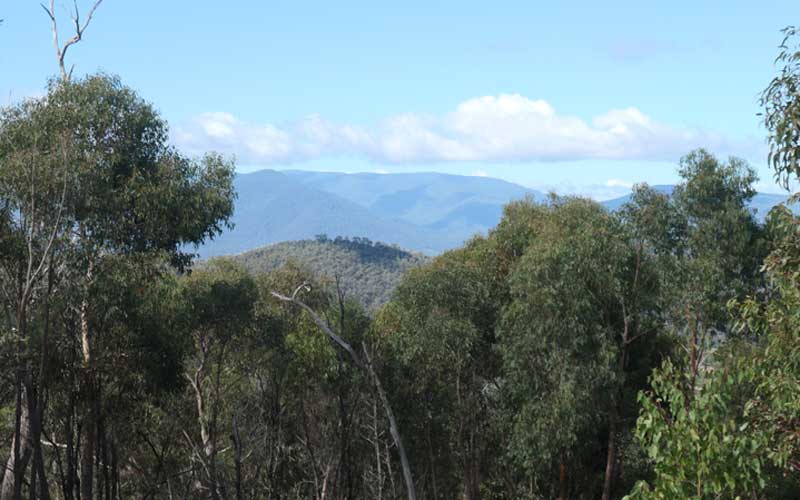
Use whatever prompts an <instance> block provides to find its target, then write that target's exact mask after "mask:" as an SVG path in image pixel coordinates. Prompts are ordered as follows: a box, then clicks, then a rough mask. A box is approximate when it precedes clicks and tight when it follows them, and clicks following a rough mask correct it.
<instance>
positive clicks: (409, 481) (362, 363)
mask: <svg viewBox="0 0 800 500" xmlns="http://www.w3.org/2000/svg"><path fill="white" fill-rule="evenodd" d="M309 289H310V287H309V285H308V284H307V283H303V284H302V285H300V286H298V287H297V288H296V289H295V291H294V293H293V294H292V296H291V297H287V296H285V295H281V294H279V293H277V292H271V294H272V296H273V297H275V298H276V299H278V300H281V301H283V302H289V303H291V304H294V305H296V306H298V307H300V308H301V309H303V310H305V311H306V312H307V313H308V315H309V316H311V319H312V320H313V321H314V324H316V325H317V327H318V328H319V329H320V330H322V331H323V332H325V334H326V335H327V336H328V337H330V339H331V340H333V341H334V342H335V343H336V344H337V345H338V346H339V347H341V348H342V349H344V350H345V351H346V352H347V353H348V354H349V355H350V359H352V360H353V363H355V365H356V366H357V367H359V368H360V369H362V370H364V371H365V372H366V373H367V375H368V376H369V377H370V378H371V379H372V382H373V384H374V385H375V391H376V392H377V393H378V398H379V399H380V401H381V404H382V405H383V410H384V412H385V413H386V419H387V420H388V421H389V433H390V434H391V435H392V439H393V440H394V444H395V446H396V447H397V453H398V455H400V465H401V467H402V470H403V479H404V480H405V483H406V493H407V494H408V500H416V498H417V493H416V488H415V486H414V477H413V475H412V474H411V465H410V464H409V462H408V455H407V454H406V449H405V447H404V446H403V439H402V437H401V436H400V430H399V428H398V427H397V420H396V419H395V417H394V412H393V411H392V406H391V405H390V404H389V398H388V397H387V396H386V392H385V391H384V390H383V385H382V384H381V381H380V378H378V374H377V373H375V368H374V366H373V364H372V359H370V356H369V352H368V351H367V347H366V346H365V345H363V344H362V346H361V347H362V351H363V355H364V358H363V359H362V357H361V356H359V355H358V353H356V351H355V350H354V349H353V347H352V346H351V345H350V344H349V343H348V342H347V341H345V340H344V339H343V338H342V337H340V336H339V335H337V334H336V332H334V331H333V330H332V329H331V327H330V326H328V324H327V323H326V322H325V321H323V319H322V318H320V317H319V315H318V314H317V313H316V312H315V311H314V310H313V309H311V308H310V307H309V306H308V305H307V304H306V303H305V302H303V301H301V300H299V299H298V298H297V294H298V293H300V291H302V290H309ZM340 302H341V297H340Z"/></svg>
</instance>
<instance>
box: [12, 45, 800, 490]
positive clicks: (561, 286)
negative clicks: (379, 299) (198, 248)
mask: <svg viewBox="0 0 800 500" xmlns="http://www.w3.org/2000/svg"><path fill="white" fill-rule="evenodd" d="M788 36H789V37H788V39H787V42H786V43H784V47H787V48H785V49H784V52H783V53H782V54H781V57H780V58H779V61H782V62H783V63H784V66H785V67H784V69H783V70H782V72H781V73H780V74H779V75H778V76H777V77H776V78H775V80H774V81H773V82H771V84H770V85H769V87H768V88H767V90H766V91H765V92H764V94H763V104H764V108H765V113H764V116H765V123H766V126H767V129H768V130H769V133H770V135H769V142H770V146H771V155H770V158H769V161H770V165H771V166H772V167H773V168H774V170H775V172H776V175H777V177H778V179H779V180H780V181H781V182H783V183H784V184H785V185H786V186H787V187H788V186H789V185H794V182H796V181H797V180H798V175H799V174H800V164H798V160H797V158H798V157H800V119H798V116H800V114H798V112H797V110H798V109H799V108H800V99H798V97H797V92H796V89H797V88H798V85H800V50H798V48H793V49H790V48H788V47H795V45H792V43H794V40H795V38H794V36H795V33H794V31H792V30H790V31H789V32H788ZM61 68H62V70H64V66H63V64H62V65H61ZM679 174H680V176H681V177H682V182H681V183H680V184H679V185H678V186H677V187H676V189H675V191H674V193H673V194H672V195H671V196H666V195H664V194H662V193H659V192H657V191H654V190H652V189H650V188H648V187H647V186H644V185H642V186H637V187H636V189H635V190H634V194H633V196H632V199H631V200H630V202H629V203H627V204H626V205H625V206H624V207H622V209H620V210H619V211H617V212H613V213H612V212H608V211H606V210H604V209H603V208H602V207H601V206H599V205H598V204H597V203H595V202H592V201H590V200H586V199H581V198H571V197H564V198H558V197H552V198H551V199H550V200H549V201H548V202H546V203H542V204H537V203H534V202H533V201H531V200H521V201H518V202H514V203H511V204H509V205H508V206H507V207H506V208H505V211H504V214H503V218H502V220H501V222H500V223H499V225H498V226H497V227H496V228H495V229H493V230H492V231H491V232H490V233H489V234H488V235H487V236H486V237H477V238H475V239H473V240H471V241H470V242H469V243H467V244H466V245H464V246H463V247H462V248H459V249H457V250H453V251H451V252H447V253H446V254H444V255H442V256H440V257H438V258H436V259H434V260H433V261H432V262H430V263H428V264H426V265H424V266H423V267H421V268H419V269H414V270H411V271H409V272H408V273H407V274H406V275H405V277H404V278H403V280H402V282H401V283H400V285H399V287H398V288H397V290H396V292H395V293H394V295H393V297H392V300H391V301H390V302H389V303H388V304H386V305H385V306H384V307H382V308H381V309H380V310H378V311H377V312H376V313H375V314H374V316H370V315H367V314H366V312H365V311H364V309H363V308H362V307H361V306H360V305H358V304H357V303H356V301H354V300H351V299H350V298H349V297H348V294H347V293H345V291H344V290H343V289H342V288H341V287H337V286H336V284H335V282H320V281H317V280H315V279H314V278H313V275H312V273H311V271H309V270H305V269H302V268H301V267H298V266H292V265H287V266H284V267H281V268H279V269H276V270H272V271H270V272H261V273H251V272H248V271H247V270H246V269H245V268H244V267H243V266H242V265H241V264H239V263H237V262H235V261H233V260H230V259H220V260H212V261H211V262H208V263H207V264H206V265H204V266H201V267H199V268H197V269H194V270H191V271H190V269H191V267H190V266H189V264H191V261H192V259H191V255H188V254H186V253H185V252H184V249H186V248H187V247H189V246H191V245H193V244H194V245H196V244H200V243H201V242H202V241H204V240H206V239H208V238H212V237H214V236H215V235H217V234H219V232H220V231H222V230H223V229H224V228H225V227H226V224H227V222H228V221H229V220H230V216H231V212H232V209H233V199H234V197H235V193H234V192H233V191H232V179H233V165H232V164H231V163H230V162H228V161H227V160H225V159H223V158H221V157H219V156H216V155H213V154H209V155H207V156H205V157H203V158H200V159H191V158H187V157H185V156H183V155H181V154H180V153H179V152H178V151H176V150H174V149H173V148H172V147H171V146H170V145H169V143H168V141H167V127H166V124H165V123H164V122H163V120H161V118H160V117H159V116H158V114H157V113H156V112H155V110H154V108H153V107H152V106H151V105H149V104H148V103H146V102H145V101H143V100H142V99H141V98H140V97H139V96H138V95H137V94H136V93H135V92H134V91H132V90H131V89H129V88H127V87H125V86H124V85H122V84H121V82H120V81H119V80H118V79H116V78H113V77H108V76H105V75H96V76H90V77H87V78H84V79H78V80H72V79H71V78H70V75H69V73H67V72H66V71H62V78H61V79H60V80H57V81H53V82H52V83H51V84H50V85H49V87H48V91H47V94H46V95H45V96H44V97H42V98H38V99H31V100H27V101H25V102H22V103H20V104H17V105H13V106H10V107H7V108H5V109H4V110H3V111H2V114H1V115H0V290H2V308H3V322H2V326H0V339H2V342H0V373H2V375H3V376H4V378H5V381H6V384H4V385H3V389H2V392H0V403H2V407H1V409H2V412H1V413H0V424H2V436H3V437H4V438H6V439H5V442H4V445H5V450H6V455H5V457H4V458H5V469H4V472H3V477H2V484H0V499H21V498H30V499H35V498H42V499H52V498H64V499H80V500H90V499H94V498H102V499H117V498H210V499H223V498H236V499H245V498H248V499H261V498H274V499H305V498H316V499H319V500H323V499H325V500H330V499H356V498H364V499H366V498H370V499H387V500H388V499H399V498H408V499H410V500H413V499H416V498H419V499H453V498H463V499H466V500H477V499H516V498H530V499H537V498H541V499H544V498H560V499H564V500H566V499H594V498H601V499H604V500H606V499H610V498H622V497H625V496H627V497H628V498H633V499H640V498H642V499H676V498H696V499H706V498H709V499H711V498H754V499H758V498H762V499H766V498H769V499H781V498H786V499H789V498H797V497H798V496H800V438H799V436H800V348H798V346H800V287H798V285H800V282H798V280H800V238H798V234H800V233H799V232H798V229H799V228H800V226H799V225H798V224H799V221H800V219H798V218H797V217H796V216H794V215H793V214H792V212H791V211H790V210H788V209H787V208H786V207H779V208H778V209H776V210H775V211H773V212H772V213H771V214H770V217H769V218H768V220H767V223H766V224H764V225H762V224H760V223H758V222H757V220H756V219H755V218H754V214H753V213H752V212H751V211H750V210H748V209H747V202H748V200H750V198H752V196H753V195H754V190H753V184H754V182H755V181H756V178H755V175H754V172H753V170H752V169H751V168H750V167H749V166H748V165H747V164H746V163H745V162H744V161H742V160H738V159H736V158H732V159H729V160H727V161H720V160H718V159H717V158H715V157H714V156H713V155H711V154H709V153H708V152H706V151H703V150H697V151H693V152H691V153H689V154H688V155H687V156H685V157H684V158H683V159H682V161H681V163H680V168H679ZM345 244H346V245H348V246H352V245H354V244H355V245H359V246H365V245H364V242H363V241H356V242H352V241H348V242H345ZM368 246H370V247H374V245H371V244H370V245H368Z"/></svg>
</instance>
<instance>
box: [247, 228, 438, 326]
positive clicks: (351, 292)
mask: <svg viewBox="0 0 800 500" xmlns="http://www.w3.org/2000/svg"><path fill="white" fill-rule="evenodd" d="M323 236H324V238H323ZM233 258H234V259H235V260H237V261H238V262H241V263H242V265H244V266H245V267H246V268H247V269H248V270H250V271H252V272H269V271H273V270H275V269H278V268H280V267H281V266H283V265H285V264H288V263H295V264H299V265H301V266H305V267H307V268H308V270H309V271H311V273H312V274H313V275H314V276H317V277H319V278H323V279H328V280H336V279H338V280H339V284H340V286H341V288H342V290H343V291H345V292H346V294H347V295H348V296H350V297H353V298H354V299H356V300H357V301H358V302H359V303H361V304H362V305H363V306H364V307H365V308H366V309H367V310H370V311H375V310H376V309H377V308H378V307H380V306H382V305H383V304H385V303H386V302H388V301H389V299H390V297H391V294H392V291H393V290H394V289H395V287H396V286H397V284H398V283H399V282H400V279H401V278H402V277H403V275H404V274H405V273H406V272H407V271H409V270H410V269H414V268H416V267H419V266H421V265H422V264H424V263H425V262H427V261H428V259H427V257H425V256H423V255H420V254H416V253H411V252H407V251H405V250H401V249H399V248H396V247H393V246H389V245H385V244H383V243H378V242H374V243H373V242H371V241H369V240H368V239H366V238H352V239H350V238H342V237H338V236H337V237H336V238H333V239H329V238H328V237H327V236H325V235H320V236H319V237H318V238H317V239H315V240H313V241H312V240H303V241H292V242H284V243H277V244H275V245H270V246H267V247H264V248H260V249H257V250H252V251H249V252H245V253H243V254H240V255H236V256H234V257H233Z"/></svg>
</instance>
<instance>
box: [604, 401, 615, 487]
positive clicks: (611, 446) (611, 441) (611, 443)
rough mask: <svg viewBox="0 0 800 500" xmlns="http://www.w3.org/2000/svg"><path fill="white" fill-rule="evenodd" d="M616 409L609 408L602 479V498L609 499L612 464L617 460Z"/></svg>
mask: <svg viewBox="0 0 800 500" xmlns="http://www.w3.org/2000/svg"><path fill="white" fill-rule="evenodd" d="M617 418H618V417H617V410H616V407H615V408H613V409H612V410H611V415H610V416H609V419H608V455H607V457H606V472H605V478H604V480H603V496H602V497H601V498H602V500H610V499H611V484H612V482H613V481H614V465H615V462H616V460H617Z"/></svg>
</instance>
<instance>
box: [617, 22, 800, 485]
mask: <svg viewBox="0 0 800 500" xmlns="http://www.w3.org/2000/svg"><path fill="white" fill-rule="evenodd" d="M784 34H785V38H784V41H783V43H782V44H781V52H780V54H779V57H778V59H777V62H778V63H780V64H782V68H781V70H780V73H779V75H778V76H777V77H775V78H774V79H773V80H772V81H771V82H770V84H769V85H768V87H767V88H766V90H765V91H764V93H763V94H762V105H763V106H764V108H765V114H764V122H765V125H766V127H767V130H768V132H769V135H768V142H769V145H770V155H769V158H768V161H769V163H770V166H772V168H773V170H774V172H775V178H776V180H778V181H779V182H780V183H781V184H782V185H783V186H784V187H786V188H787V189H788V188H790V187H792V186H794V185H795V183H796V181H797V175H798V173H799V172H800V170H799V169H798V163H797V153H798V151H800V134H799V133H798V130H800V118H798V109H800V99H798V94H797V89H798V86H797V84H798V82H800V46H799V45H798V44H797V41H796V38H795V37H796V36H797V30H796V29H794V28H791V27H790V28H787V29H786V30H784ZM734 173H735V172H734ZM737 184H738V187H737ZM724 186H727V187H728V191H729V192H731V191H732V192H734V193H735V192H739V193H741V194H744V196H740V197H739V199H740V200H743V199H747V198H748V197H749V196H748V195H749V194H750V193H752V191H751V190H749V189H748V188H747V187H746V186H743V185H742V183H737V182H735V181H734V182H728V183H726V184H724ZM731 187H732V188H733V189H731ZM795 197H796V195H795ZM717 198H719V197H717ZM731 198H733V200H734V203H732V205H733V207H735V206H736V205H737V203H736V197H735V196H734V197H730V196H729V197H728V199H729V200H730V199H731ZM793 198H794V197H793ZM792 201H794V200H792ZM738 204H739V205H741V201H739V202H738ZM732 213H734V214H735V210H733V211H730V210H729V211H724V212H723V213H722V215H723V221H722V222H725V220H727V222H728V223H729V224H728V226H727V227H728V228H729V229H728V231H731V229H730V228H731V226H732V224H730V223H732V222H734V221H736V219H737V218H736V217H735V215H734V216H733V217H731V215H732ZM739 220H740V221H741V220H742V218H741V217H739ZM721 226H722V227H723V228H724V227H726V226H725V224H721ZM740 226H741V224H740ZM706 227H707V229H713V228H711V227H710V226H706ZM798 227H800V222H798V218H797V216H796V215H794V214H793V213H792V211H791V210H789V208H788V207H786V206H779V207H776V208H775V209H773V211H772V212H771V213H770V216H769V217H768V224H767V231H766V235H767V239H768V242H769V247H768V248H769V254H768V255H767V256H766V258H765V259H764V261H763V262H764V263H763V267H762V268H761V269H762V270H763V271H764V272H765V275H766V278H767V279H766V280H764V281H763V282H760V285H757V286H753V285H752V282H751V284H750V286H749V287H742V286H740V285H741V282H740V281H738V280H737V279H736V278H732V277H733V275H734V274H735V271H736V269H737V268H736V266H735V265H734V266H731V265H730V264H731V263H732V261H731V259H735V258H737V257H739V259H740V262H743V263H745V264H746V265H747V266H752V261H753V260H755V261H756V262H758V260H759V259H760V258H761V257H763V255H764V251H765V248H764V247H761V248H759V247H758V246H750V251H749V252H746V253H747V255H746V256H745V257H746V258H745V259H742V249H743V248H744V247H746V246H747V245H746V241H747V239H748V235H747V232H746V231H747V225H744V228H740V229H742V230H743V233H739V235H738V237H734V238H730V239H729V240H728V241H724V242H722V248H721V252H720V254H719V257H721V258H717V259H716V261H717V262H719V263H720V265H719V267H720V268H721V269H722V270H723V272H721V273H717V275H718V276H722V277H726V276H728V277H731V278H732V279H729V280H727V283H728V284H729V285H728V287H726V288H727V290H728V293H726V294H720V296H719V297H717V304H716V308H718V309H719V308H721V307H722V305H721V302H723V301H724V300H725V299H730V300H729V302H728V306H729V307H730V308H731V311H732V312H733V319H735V320H736V321H735V323H734V328H728V331H729V333H732V334H733V335H729V337H732V338H731V339H730V340H729V341H728V343H727V345H725V346H723V348H721V349H719V350H718V351H717V352H716V353H715V355H714V356H713V358H712V361H713V363H711V366H700V365H699V363H698V361H697V359H696V357H695V356H693V353H694V352H695V351H694V350H693V349H691V350H689V356H688V357H689V359H688V361H687V360H685V359H679V360H678V362H680V363H682V364H684V365H688V367H687V368H682V367H680V366H676V364H673V363H671V362H670V363H666V364H665V365H664V366H663V367H662V368H661V369H659V370H658V371H657V372H656V373H654V374H653V377H652V390H651V391H648V392H645V393H643V394H641V395H640V400H641V402H642V412H641V416H640V418H639V422H638V425H637V434H638V436H639V438H640V440H641V442H642V444H643V445H644V446H645V448H646V449H647V452H648V456H649V458H650V460H651V461H652V462H653V464H654V469H655V477H654V478H653V479H652V481H648V482H644V481H642V482H639V483H638V484H637V485H636V487H635V488H634V490H633V491H632V493H631V495H630V498H637V499H638V498H647V499H650V498H654V499H655V498H677V497H685V498H696V499H704V498H720V497H725V498H744V497H747V498H787V499H788V498H797V496H798V494H800V446H798V445H797V436H798V432H800V429H799V428H798V422H800V399H799V398H798V394H800V362H799V361H800V359H799V358H798V349H797V346H798V343H799V342H800V340H799V339H798V333H797V332H798V331H800V330H799V329H798V327H800V323H798V320H799V318H798V315H797V312H798V310H800V302H798V300H799V299H800V294H798V289H799V288H798V282H797V276H798V265H800V264H798V263H800V258H798V256H800V250H798V249H800V245H798V237H797V235H798ZM735 234H736V233H735V232H734V235H735ZM714 236H716V237H719V233H715V232H713V231H712V232H711V237H710V238H705V239H706V240H707V241H709V243H710V240H712V239H713V238H714ZM718 245H719V243H718ZM709 246H712V248H713V246H714V245H709ZM712 255H713V254H712ZM734 264H735V263H734ZM740 269H741V268H740ZM744 269H751V267H744ZM726 270H727V273H726V272H725V271H726ZM742 275H743V276H745V277H748V274H747V273H746V272H745V273H742ZM750 276H752V274H751V275H750ZM751 279H752V278H751ZM755 282H756V284H758V283H759V281H758V279H756V280H755ZM726 288H723V290H725V289H726ZM733 291H738V292H740V293H738V294H737V293H731V292H733ZM743 295H746V296H743ZM701 297H702V296H701ZM695 300H697V298H696V297H695ZM700 304H701V305H702V304H703V302H702V301H700ZM686 307H687V308H690V307H694V304H692V303H687V304H686ZM712 310H713V309H712ZM728 323H729V326H730V320H729V321H728Z"/></svg>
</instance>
